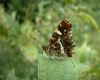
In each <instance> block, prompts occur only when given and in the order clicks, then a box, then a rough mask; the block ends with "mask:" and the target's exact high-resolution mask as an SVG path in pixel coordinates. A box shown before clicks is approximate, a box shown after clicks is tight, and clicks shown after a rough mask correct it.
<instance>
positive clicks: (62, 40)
mask: <svg viewBox="0 0 100 80" xmlns="http://www.w3.org/2000/svg"><path fill="white" fill-rule="evenodd" d="M73 47H75V44H74V42H73V40H72V25H71V22H70V21H69V20H67V19H64V20H63V21H62V22H61V23H60V24H59V25H58V27H57V30H56V31H55V32H54V33H53V34H52V37H51V38H50V40H49V43H48V45H46V46H43V50H44V51H45V52H46V54H47V55H50V56H58V57H60V56H63V57H64V56H68V57H72V53H73V52H72V51H73Z"/></svg>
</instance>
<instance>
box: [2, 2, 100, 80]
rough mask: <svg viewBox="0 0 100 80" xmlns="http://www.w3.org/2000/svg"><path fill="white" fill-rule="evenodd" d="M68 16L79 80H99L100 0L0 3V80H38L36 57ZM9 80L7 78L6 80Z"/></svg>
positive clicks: (74, 61) (73, 58)
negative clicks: (12, 78) (10, 79)
mask: <svg viewBox="0 0 100 80" xmlns="http://www.w3.org/2000/svg"><path fill="white" fill-rule="evenodd" d="M64 17H67V19H69V20H70V21H71V22H72V26H73V38H74V41H75V42H76V45H77V46H76V48H75V50H74V51H75V54H74V55H73V57H72V60H73V63H74V64H75V65H76V68H75V69H76V72H78V76H79V80H100V53H99V52H100V0H0V80H5V79H6V77H7V75H8V74H9V73H11V70H13V69H14V70H15V76H16V78H17V79H18V80H38V76H37V73H38V69H37V62H38V54H41V53H43V50H42V48H41V46H42V45H43V44H46V43H47V42H48V39H49V38H50V36H51V34H52V32H53V31H54V29H56V28H57V25H58V24H59V23H60V22H61V21H62V20H63V19H64ZM6 80H8V79H6Z"/></svg>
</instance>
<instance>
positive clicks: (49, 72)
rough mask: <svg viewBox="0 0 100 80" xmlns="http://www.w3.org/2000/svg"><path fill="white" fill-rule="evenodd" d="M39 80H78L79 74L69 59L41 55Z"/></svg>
mask: <svg viewBox="0 0 100 80" xmlns="http://www.w3.org/2000/svg"><path fill="white" fill-rule="evenodd" d="M38 79H39V80H77V74H76V72H75V70H74V67H73V65H72V64H71V62H70V61H69V59H68V58H67V59H66V58H56V57H50V56H44V55H39V61H38Z"/></svg>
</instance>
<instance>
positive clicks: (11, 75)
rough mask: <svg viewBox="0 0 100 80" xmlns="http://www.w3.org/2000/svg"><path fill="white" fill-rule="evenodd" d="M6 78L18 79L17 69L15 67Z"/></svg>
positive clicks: (10, 79) (8, 79)
mask: <svg viewBox="0 0 100 80" xmlns="http://www.w3.org/2000/svg"><path fill="white" fill-rule="evenodd" d="M6 80H16V78H15V70H14V69H13V70H12V71H10V72H9V73H8V75H7V77H6Z"/></svg>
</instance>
